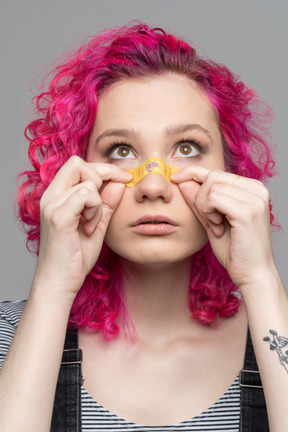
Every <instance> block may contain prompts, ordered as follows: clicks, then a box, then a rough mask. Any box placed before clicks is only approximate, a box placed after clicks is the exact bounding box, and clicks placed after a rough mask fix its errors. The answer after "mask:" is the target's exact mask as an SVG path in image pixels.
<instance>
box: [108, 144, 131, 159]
mask: <svg viewBox="0 0 288 432" xmlns="http://www.w3.org/2000/svg"><path fill="white" fill-rule="evenodd" d="M106 155H107V156H108V157H109V158H111V159H135V154H134V153H133V151H132V148H131V146H130V145H128V144H126V143H113V144H111V145H110V147H109V149H108V150H107V151H106Z"/></svg>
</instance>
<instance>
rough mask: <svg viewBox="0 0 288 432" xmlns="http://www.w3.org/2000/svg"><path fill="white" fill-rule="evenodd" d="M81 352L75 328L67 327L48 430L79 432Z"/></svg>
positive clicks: (51, 431) (54, 431)
mask: <svg viewBox="0 0 288 432" xmlns="http://www.w3.org/2000/svg"><path fill="white" fill-rule="evenodd" d="M81 362H82V352H81V350H80V349H79V348H78V333H77V330H71V329H68V330H67V333H66V339H65V344H64V351H63V356H62V362H61V366H60V371H59V376H58V382H57V387H56V393H55V400H54V408H53V415H52V422H51V429H50V432H81V384H82V373H81Z"/></svg>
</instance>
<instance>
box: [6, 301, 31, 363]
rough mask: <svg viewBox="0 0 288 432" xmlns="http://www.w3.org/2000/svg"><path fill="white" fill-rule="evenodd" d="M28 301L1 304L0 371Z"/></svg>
mask: <svg viewBox="0 0 288 432" xmlns="http://www.w3.org/2000/svg"><path fill="white" fill-rule="evenodd" d="M25 304H26V301H24V300H23V301H4V302H0V369H1V368H2V365H3V362H4V360H5V357H6V355H7V352H8V350H9V347H10V345H11V342H12V340H13V338H14V334H15V331H16V328H17V326H18V324H19V321H20V319H21V316H22V313H23V310H24V307H25Z"/></svg>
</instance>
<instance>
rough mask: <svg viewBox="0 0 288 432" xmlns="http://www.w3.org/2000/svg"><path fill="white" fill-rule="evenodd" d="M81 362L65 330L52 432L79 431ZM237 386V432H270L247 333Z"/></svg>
mask: <svg viewBox="0 0 288 432" xmlns="http://www.w3.org/2000/svg"><path fill="white" fill-rule="evenodd" d="M81 362H82V356H81V350H80V349H79V348H78V335H77V331H73V330H68V331H67V333H66V340H65V345H64V351H63V357H62V363H61V367H60V372H59V377H58V383H57V388H56V394H55V401H54V409H53V415H52V422H51V429H50V431H51V432H81V385H82V373H81ZM239 384H240V386H241V417H240V430H239V432H269V426H268V417H267V411H266V404H265V399H264V393H263V389H262V384H261V379H260V375H259V372H258V367H257V363H256V358H255V354H254V350H253V345H252V341H251V337H250V332H249V330H248V335H247V343H246V353H245V361H244V367H243V369H242V371H240V375H239ZM219 432H221V431H220V430H219Z"/></svg>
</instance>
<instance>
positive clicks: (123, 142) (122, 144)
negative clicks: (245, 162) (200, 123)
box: [104, 138, 205, 159]
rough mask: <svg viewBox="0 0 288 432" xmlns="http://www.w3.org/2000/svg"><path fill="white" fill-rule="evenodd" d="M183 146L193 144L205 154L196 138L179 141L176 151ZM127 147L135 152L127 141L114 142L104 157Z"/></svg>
mask: <svg viewBox="0 0 288 432" xmlns="http://www.w3.org/2000/svg"><path fill="white" fill-rule="evenodd" d="M183 144H191V145H192V146H193V147H195V148H196V149H197V150H198V151H199V152H200V153H202V154H203V153H205V150H204V147H203V146H202V144H201V143H200V142H199V141H197V140H195V138H187V139H183V140H180V141H178V143H177V144H176V145H175V151H176V150H177V148H179V147H180V146H181V145H183ZM122 146H123V147H126V148H128V149H129V150H131V151H132V152H133V147H132V146H131V145H130V144H128V143H127V142H125V141H113V142H112V143H110V144H109V146H108V148H107V149H106V150H105V152H104V156H105V157H109V156H110V155H111V153H113V151H114V150H115V149H117V148H119V147H122ZM191 157H194V158H195V157H196V156H191ZM123 159H125V158H123Z"/></svg>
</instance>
